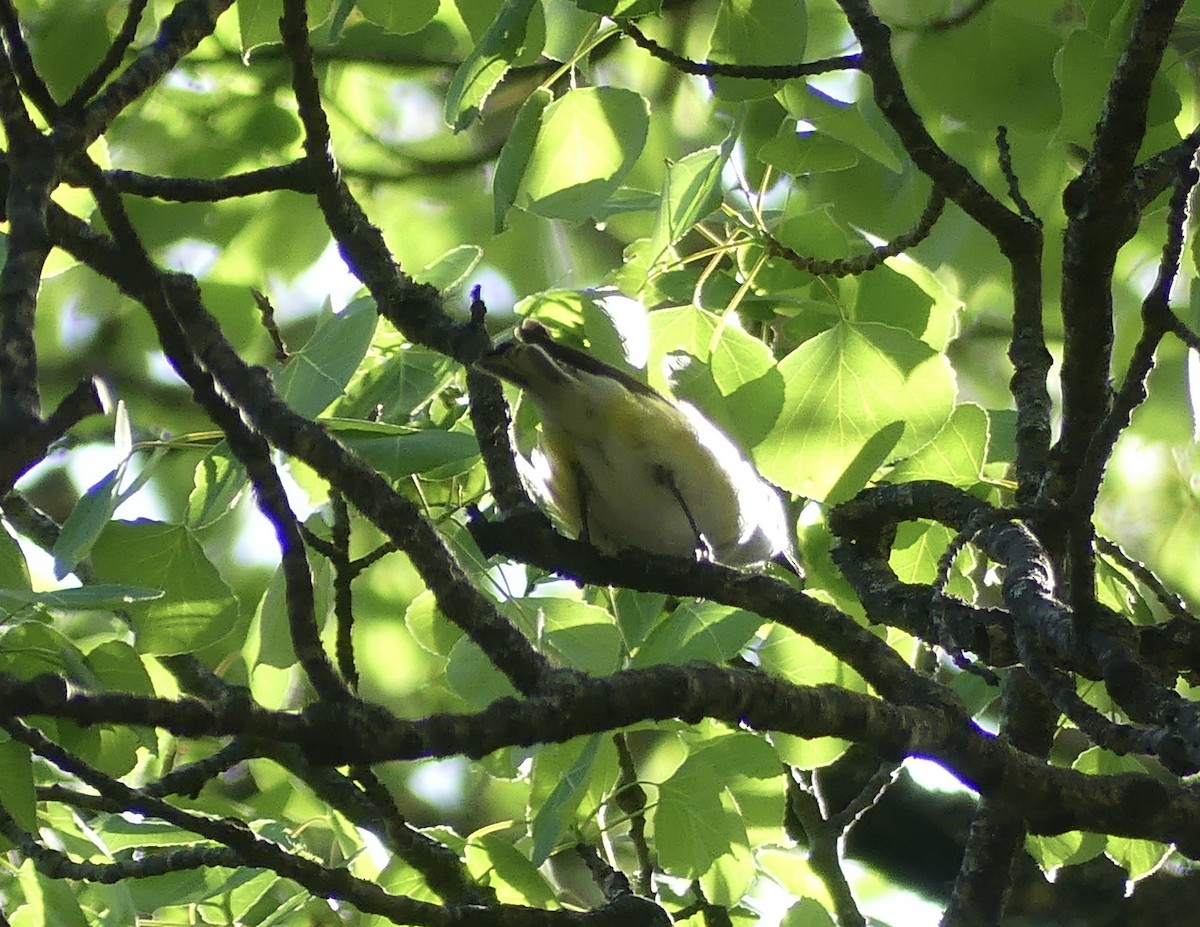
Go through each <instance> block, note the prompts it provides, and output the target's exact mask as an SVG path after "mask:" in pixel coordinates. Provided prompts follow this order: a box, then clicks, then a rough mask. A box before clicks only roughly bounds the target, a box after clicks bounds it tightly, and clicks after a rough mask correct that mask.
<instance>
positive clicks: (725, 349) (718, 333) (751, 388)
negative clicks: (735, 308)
mask: <svg viewBox="0 0 1200 927" xmlns="http://www.w3.org/2000/svg"><path fill="white" fill-rule="evenodd" d="M726 322H727V320H726V319H724V318H723V317H721V316H718V315H714V314H713V313H711V312H707V311H705V310H703V309H697V308H695V307H692V306H683V307H680V308H678V309H662V310H659V311H658V312H653V313H651V314H650V330H651V349H650V354H651V358H652V362H651V364H650V371H651V374H652V376H651V379H650V384H651V385H652V386H655V387H656V388H658V389H660V390H662V391H664V392H670V393H673V394H674V395H675V396H676V397H677V398H679V399H686V400H687V401H689V402H691V403H692V404H693V405H695V406H696V407H698V408H699V409H700V410H701V411H702V412H704V414H705V415H707V416H708V417H709V418H710V419H712V421H713V422H714V423H715V424H717V425H718V426H720V427H721V428H722V429H723V430H724V431H725V432H726V433H727V434H728V435H729V436H730V437H731V438H733V440H734V442H735V443H736V444H737V445H738V446H739V447H741V448H742V449H743V450H744V451H746V452H748V453H749V452H755V455H756V456H757V451H756V449H757V447H758V445H759V444H760V443H761V442H762V441H763V440H764V439H765V438H767V437H768V435H770V434H771V431H772V429H773V428H774V427H775V423H776V421H777V419H778V417H779V414H780V411H781V410H782V409H783V401H784V384H783V379H782V377H781V376H780V374H779V371H778V370H777V369H776V366H775V360H774V358H773V357H772V356H771V351H770V349H769V348H768V347H767V346H766V345H765V344H763V343H762V342H761V341H759V340H758V339H757V338H754V337H753V336H751V335H750V334H748V333H747V332H746V331H745V330H744V329H742V328H741V327H740V326H738V325H729V324H726ZM679 352H682V353H684V354H687V355H690V356H691V357H694V358H696V359H697V360H698V361H699V362H700V363H697V364H688V365H686V366H683V367H682V368H678V367H677V370H676V373H675V380H674V382H672V383H667V382H666V381H665V379H664V378H663V376H662V375H661V374H660V373H659V371H661V369H662V366H663V365H662V364H661V362H660V359H661V358H664V357H666V356H668V355H676V354H678V353H679Z"/></svg>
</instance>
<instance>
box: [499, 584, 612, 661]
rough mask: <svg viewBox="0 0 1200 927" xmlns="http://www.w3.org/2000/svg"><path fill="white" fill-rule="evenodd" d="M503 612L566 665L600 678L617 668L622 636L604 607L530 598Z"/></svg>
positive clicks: (507, 607) (562, 600)
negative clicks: (535, 636) (534, 636)
mask: <svg viewBox="0 0 1200 927" xmlns="http://www.w3.org/2000/svg"><path fill="white" fill-rule="evenodd" d="M504 611H505V612H506V613H509V614H511V615H512V616H513V617H514V619H515V620H516V621H517V622H518V624H519V625H520V626H521V627H522V629H523V630H524V631H525V632H526V633H527V634H530V635H537V637H538V639H539V640H540V641H541V646H542V647H543V648H544V649H545V650H546V651H547V652H548V653H551V654H553V655H554V656H555V658H556V659H557V661H558V662H560V663H562V664H564V665H566V666H571V667H574V668H575V669H579V670H583V671H584V672H585V673H591V674H593V675H603V674H606V673H612V672H614V671H615V670H616V669H617V668H618V666H619V665H620V659H621V652H622V648H621V635H620V632H619V631H618V630H617V626H616V624H615V623H614V622H613V616H612V615H611V614H609V613H608V612H607V611H605V610H604V609H603V608H598V607H597V606H595V605H588V604H587V603H586V602H579V601H576V600H575V599H563V598H557V597H554V596H529V597H526V598H522V599H512V600H510V601H509V602H507V603H506V604H505V607H504Z"/></svg>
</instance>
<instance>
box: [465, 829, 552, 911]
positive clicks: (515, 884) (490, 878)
mask: <svg viewBox="0 0 1200 927" xmlns="http://www.w3.org/2000/svg"><path fill="white" fill-rule="evenodd" d="M463 859H464V861H465V862H466V864H467V868H468V869H469V870H470V872H471V874H472V875H474V876H475V877H476V878H479V879H484V880H485V881H486V884H487V885H488V886H490V887H491V888H493V889H494V890H495V892H496V898H497V900H498V901H500V902H501V903H502V904H520V905H527V906H530V907H535V908H545V907H554V906H555V904H556V900H555V893H554V890H553V889H552V888H551V887H550V884H549V883H548V882H547V881H546V879H545V877H544V876H543V875H542V874H541V873H540V872H538V871H537V868H536V867H535V865H534V864H533V863H531V862H530V861H529V860H528V859H526V858H525V857H524V856H522V855H521V853H520V852H519V851H518V850H517V848H516V847H514V846H513V844H512V841H511V840H509V839H507V838H506V837H504V836H503V835H501V834H495V833H491V834H483V835H482V836H480V835H475V836H472V837H471V839H470V840H469V841H468V842H467V848H466V852H465V853H464V854H463Z"/></svg>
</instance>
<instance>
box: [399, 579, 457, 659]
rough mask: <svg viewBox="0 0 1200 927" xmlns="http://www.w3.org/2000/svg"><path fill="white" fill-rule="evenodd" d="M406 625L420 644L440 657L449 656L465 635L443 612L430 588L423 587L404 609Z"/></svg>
mask: <svg viewBox="0 0 1200 927" xmlns="http://www.w3.org/2000/svg"><path fill="white" fill-rule="evenodd" d="M404 626H405V627H406V628H408V630H409V633H410V634H412V636H413V639H414V640H415V641H416V642H417V643H418V644H420V645H421V646H422V647H424V648H425V649H426V650H427V651H429V652H430V653H431V654H434V655H435V656H439V657H445V656H448V655H449V654H450V650H451V648H452V647H453V646H454V645H455V644H456V643H457V642H458V640H459V638H461V637H462V636H463V632H462V629H461V628H459V627H458V625H456V624H454V623H453V622H451V621H449V620H447V618H446V616H445V615H443V614H442V613H441V610H440V609H439V608H438V606H437V597H436V596H435V595H434V594H433V593H432V592H430V591H429V590H428V589H422V590H421V592H420V593H419V594H418V595H417V596H416V598H414V599H413V600H412V601H411V602H409V603H408V608H406V609H405V610H404Z"/></svg>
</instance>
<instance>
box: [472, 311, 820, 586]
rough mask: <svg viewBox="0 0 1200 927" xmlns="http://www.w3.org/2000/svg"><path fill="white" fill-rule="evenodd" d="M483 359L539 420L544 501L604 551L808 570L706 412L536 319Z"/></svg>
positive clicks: (780, 519)
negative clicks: (566, 340)
mask: <svg viewBox="0 0 1200 927" xmlns="http://www.w3.org/2000/svg"><path fill="white" fill-rule="evenodd" d="M515 335H516V336H515V338H513V339H512V340H507V341H504V342H501V343H500V344H498V345H496V346H495V347H494V348H492V349H491V350H490V351H489V352H488V353H486V354H485V355H484V356H483V357H482V358H480V360H479V361H477V362H476V366H477V367H478V368H479V369H481V370H483V371H485V372H487V373H490V374H492V375H493V376H496V377H500V378H501V379H504V380H507V381H509V382H510V383H513V384H514V385H516V386H518V387H520V388H521V389H522V390H524V392H525V394H526V395H527V396H528V397H529V398H530V399H532V400H533V403H534V405H535V406H536V407H537V410H538V413H539V415H540V417H541V422H542V433H541V440H540V448H539V449H540V451H541V456H542V460H541V461H539V463H542V464H543V467H542V469H543V471H544V474H543V476H544V479H543V482H544V495H545V496H547V497H548V498H547V499H546V500H545V501H546V502H548V504H549V505H550V507H551V508H552V509H553V510H554V514H555V515H556V516H557V517H558V519H559V520H560V521H561V522H562V523H563V525H564V526H565V527H566V528H567V530H568V531H570V532H572V533H573V534H575V535H576V536H577V537H579V538H580V539H581V540H584V541H588V542H590V543H591V544H593V545H595V546H596V547H598V548H600V549H601V550H603V551H606V552H608V553H617V552H619V551H621V550H622V549H625V548H631V547H632V548H637V549H639V550H643V551H647V552H649V553H655V554H672V555H674V556H678V557H688V558H692V559H712V560H716V561H718V562H720V563H724V564H727V565H730V566H750V565H753V564H760V563H763V562H764V561H767V560H774V561H776V562H778V563H780V564H782V565H784V566H786V567H787V568H788V569H791V570H792V571H793V572H795V573H796V574H797V575H799V576H803V573H802V571H801V570H800V567H799V564H798V563H797V561H796V557H795V553H794V550H793V547H792V543H791V534H790V531H789V527H788V520H787V515H786V512H785V510H784V506H783V502H782V500H781V499H780V497H779V494H778V492H776V490H775V489H774V487H772V486H771V485H770V484H769V483H767V482H766V481H765V480H764V479H763V478H762V477H761V476H759V474H758V471H757V470H755V469H754V465H753V464H752V463H751V462H750V461H749V460H747V459H746V457H745V456H744V455H743V454H742V453H741V452H740V451H739V450H738V449H737V447H736V446H735V445H734V443H733V442H732V441H731V440H730V439H729V438H728V437H727V436H726V435H725V433H724V432H722V431H721V430H720V429H719V428H717V426H716V425H714V424H713V423H712V422H710V421H709V420H708V419H707V418H705V417H704V415H702V414H701V413H700V412H699V410H697V409H696V408H695V407H693V406H691V405H689V404H688V403H686V402H677V401H673V400H671V399H668V398H667V397H665V396H663V395H661V394H659V393H658V392H656V391H655V390H653V389H651V388H650V387H649V386H647V385H646V384H644V383H642V382H640V381H638V380H636V379H635V378H634V377H632V376H630V375H629V374H627V373H625V372H623V371H621V370H618V369H617V368H616V367H612V366H610V365H609V364H606V363H604V362H603V361H600V360H597V359H596V358H595V357H592V356H591V355H590V354H587V353H585V352H583V351H579V350H576V349H575V348H571V347H568V346H567V345H563V344H559V343H557V342H555V341H554V340H553V339H552V338H551V337H550V334H549V332H547V331H546V329H545V328H544V327H543V326H542V325H541V324H539V323H538V322H534V321H532V320H528V321H526V322H524V323H523V324H522V325H521V327H520V328H518V329H517V331H516V333H515Z"/></svg>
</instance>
